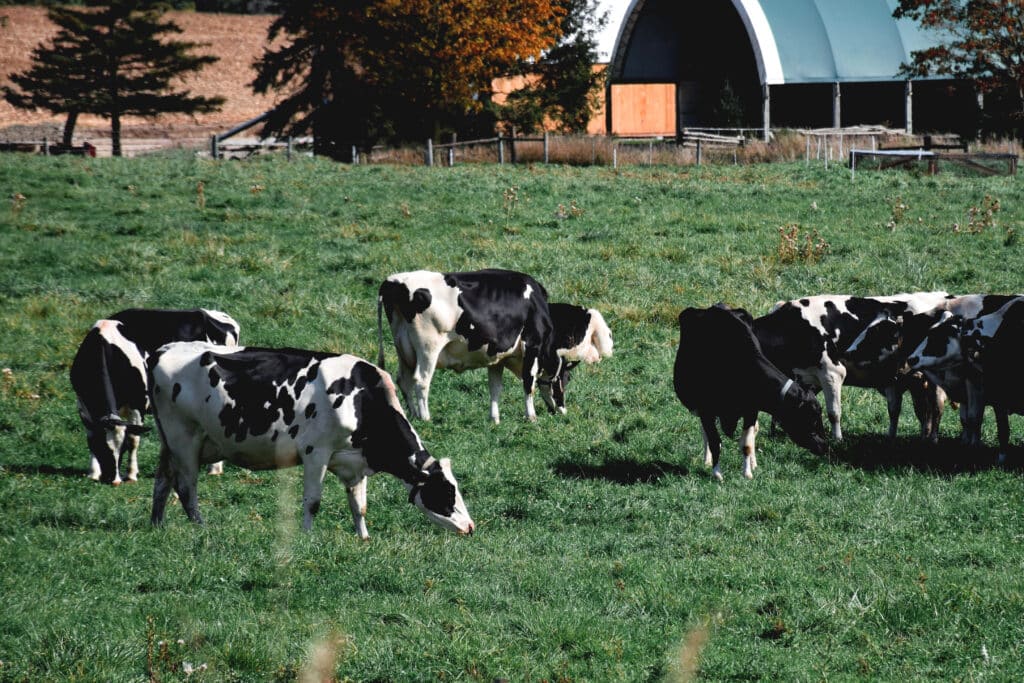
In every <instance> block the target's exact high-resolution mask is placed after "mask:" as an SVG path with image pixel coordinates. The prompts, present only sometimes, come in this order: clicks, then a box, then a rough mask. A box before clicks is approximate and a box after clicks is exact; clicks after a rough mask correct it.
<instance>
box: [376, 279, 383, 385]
mask: <svg viewBox="0 0 1024 683" xmlns="http://www.w3.org/2000/svg"><path fill="white" fill-rule="evenodd" d="M383 306H384V294H383V293H378V294H377V367H379V368H380V369H381V370H384V369H385V368H384V323H383V320H382V319H381V309H382V308H383Z"/></svg>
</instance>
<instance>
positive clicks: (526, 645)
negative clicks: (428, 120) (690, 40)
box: [0, 154, 1024, 681]
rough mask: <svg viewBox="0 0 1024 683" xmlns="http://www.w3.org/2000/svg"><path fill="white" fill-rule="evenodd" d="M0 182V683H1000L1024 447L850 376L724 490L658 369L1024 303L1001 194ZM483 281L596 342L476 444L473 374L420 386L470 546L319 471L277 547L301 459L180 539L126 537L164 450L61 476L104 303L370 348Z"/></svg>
mask: <svg viewBox="0 0 1024 683" xmlns="http://www.w3.org/2000/svg"><path fill="white" fill-rule="evenodd" d="M0 188H2V192H0V195H2V201H3V202H4V203H3V204H2V205H0V245H2V246H0V367H2V368H4V370H3V373H4V374H3V376H2V377H0V605H2V607H0V681H22V680H25V681H39V680H86V681H88V680H103V681H122V680H123V681H129V680H131V681H138V680H153V681H174V680H177V681H181V680H197V681H204V680H205V681H228V680H237V681H253V680H270V681H290V680H295V679H296V678H298V677H300V676H303V675H305V674H312V675H314V676H316V675H321V674H324V675H326V676H327V677H328V678H330V677H334V678H336V679H338V680H353V681H413V680H415V681H420V680H444V681H452V680H458V681H461V680H469V681H476V680H479V681H491V680H493V679H495V678H505V679H509V680H513V681H527V680H529V681H540V680H546V681H611V680H627V681H650V680H655V681H657V680H670V681H675V680H689V679H690V676H691V674H693V669H694V667H696V668H697V672H696V674H693V675H694V676H695V677H696V678H697V679H703V680H828V679H839V680H849V679H857V678H862V679H870V680H925V679H931V680H1015V679H1016V680H1019V679H1021V678H1024V571H1022V570H1024V555H1022V551H1021V541H1022V537H1024V519H1022V516H1021V508H1022V503H1024V491H1022V487H1024V481H1022V468H1021V463H1022V462H1024V453H1021V452H1020V449H1019V448H1018V449H1015V450H1014V451H1013V452H1012V454H1011V460H1010V462H1009V463H1008V465H1007V466H1006V467H1002V468H999V467H995V466H994V465H993V463H992V461H993V459H994V455H995V448H994V444H995V434H994V432H995V429H994V426H993V424H992V420H991V415H990V414H989V416H988V420H987V421H986V424H985V431H984V435H985V448H984V449H983V450H981V451H979V452H964V451H962V450H961V449H960V448H959V446H958V436H959V423H958V420H957V418H956V414H955V412H954V411H952V410H950V409H947V411H946V415H945V418H944V421H943V425H942V439H941V441H940V444H939V445H938V447H935V448H932V447H929V446H928V445H926V444H924V443H921V442H920V441H919V439H918V438H917V423H916V420H915V419H914V417H913V411H912V410H911V408H910V405H909V400H907V401H906V405H905V407H904V416H903V418H902V421H901V428H900V435H899V438H898V439H897V440H896V441H895V442H894V443H888V442H887V441H886V439H885V438H884V432H885V428H886V425H887V417H886V411H885V402H884V400H883V398H882V397H881V395H879V394H877V393H876V392H872V391H867V390H861V389H856V388H848V389H847V390H846V391H845V392H844V396H843V399H844V416H843V428H844V433H845V435H846V440H845V441H844V442H843V443H841V444H833V446H832V448H831V451H830V453H829V455H828V456H827V457H824V458H818V457H815V456H812V455H811V454H809V453H807V452H806V451H803V450H801V449H799V448H797V447H796V446H795V445H793V444H792V443H791V442H790V441H788V440H786V439H785V438H784V437H783V436H781V435H779V436H771V435H770V433H769V431H770V430H769V429H768V428H767V426H768V420H767V418H766V417H765V416H762V420H761V422H762V430H761V436H760V438H759V441H758V445H759V450H760V453H759V462H760V465H761V466H760V468H759V469H758V471H757V474H756V475H755V478H754V480H753V481H746V480H744V479H743V478H742V477H741V476H740V467H741V458H740V456H739V454H738V446H737V444H736V442H735V441H726V443H725V445H724V446H723V456H722V469H723V473H724V475H725V480H724V482H722V483H716V482H714V481H713V480H712V479H711V478H710V475H709V472H708V471H707V470H705V468H704V466H703V462H702V450H701V437H700V431H699V427H698V423H697V420H696V418H694V417H693V416H691V415H690V414H688V413H687V412H686V411H685V410H684V409H683V408H682V406H681V405H680V404H679V402H678V400H677V399H676V397H675V395H674V393H673V390H672V376H671V374H672V371H671V368H672V360H673V356H674V352H675V345H676V341H677V338H678V331H677V328H676V316H677V315H678V313H679V312H680V310H682V309H683V308H684V307H686V306H707V305H710V304H712V303H715V302H717V301H725V302H728V303H730V304H733V305H740V306H745V307H747V308H748V309H749V310H750V311H751V312H752V313H754V314H755V315H760V314H762V313H764V312H766V311H767V310H768V309H769V307H770V306H771V305H772V304H773V303H774V302H775V301H777V300H779V299H783V298H792V297H796V296H801V295H806V294H815V293H849V294H886V293H894V292H899V291H906V290H915V289H920V290H924V289H946V290H948V291H950V292H954V293H971V292H1019V291H1022V290H1024V282H1022V280H1021V273H1022V272H1024V244H1022V243H1021V241H1020V240H1019V239H1018V233H1019V232H1020V231H1021V229H1022V225H1024V224H1022V219H1024V192H1022V189H1021V184H1020V181H1019V180H1018V179H1016V178H1005V177H1002V178H985V179H979V178H969V177H958V176H954V175H942V176H938V177H924V176H918V175H914V174H908V173H904V172H887V173H872V172H863V173H860V172H858V174H857V178H856V180H855V181H854V182H851V181H850V177H849V172H848V171H845V170H843V169H841V168H836V167H834V166H833V167H832V168H830V169H829V170H828V171H826V170H824V169H823V168H821V167H820V166H810V167H805V166H804V165H803V164H802V163H798V164H768V165H758V166H710V167H709V166H705V167H701V168H699V169H697V168H693V167H689V168H685V169H678V168H665V167H657V166H655V167H653V168H647V167H644V168H620V169H619V170H618V171H613V170H611V169H607V168H573V167H560V166H551V167H540V166H520V167H511V166H502V167H497V166H460V167H456V168H453V169H449V168H423V167H386V166H356V167H348V166H341V165H336V164H333V163H330V162H325V161H319V160H308V159H305V160H300V161H296V162H293V163H290V164H288V163H284V162H283V161H280V160H269V159H264V160H258V161H252V162H244V163H237V162H236V163H228V162H221V163H216V162H209V161H201V160H196V159H194V158H192V157H190V156H188V155H184V154H182V155H168V156H160V157H151V158H146V159H134V160H126V159H101V160H96V159H70V158H49V159H43V158H22V157H17V156H14V155H6V156H3V157H0ZM997 202H998V205H996V203H997ZM988 212H991V213H988ZM780 229H781V233H780ZM808 236H810V237H811V248H809V249H808V248H806V247H807V244H808V243H807V241H806V239H807V237H808ZM826 243H827V246H826ZM483 267H505V268H511V269H516V270H522V271H525V272H528V273H531V274H532V275H534V276H535V277H537V278H538V279H539V280H540V281H541V282H542V283H543V284H544V285H545V286H546V287H547V289H548V291H549V294H550V299H551V300H552V301H568V302H573V303H579V304H584V305H588V306H594V307H596V308H598V309H599V310H601V311H602V313H603V314H604V316H605V318H606V319H607V321H608V323H609V325H610V326H611V328H612V330H613V333H614V335H615V355H614V356H613V357H611V358H609V359H607V360H605V361H603V362H602V363H601V364H599V365H596V366H591V367H580V368H579V369H577V370H576V371H575V372H574V375H573V382H572V384H571V385H570V386H569V392H568V399H567V403H568V408H569V413H568V415H566V416H564V417H557V416H550V415H547V414H546V411H543V409H542V407H541V405H540V403H539V402H538V410H539V411H541V412H542V413H543V414H541V415H540V417H539V419H538V421H537V422H536V423H535V424H529V423H526V422H525V421H524V420H523V419H522V408H521V400H522V399H521V393H520V392H519V391H518V389H517V384H516V383H515V381H514V380H513V378H512V377H511V376H509V375H506V391H505V392H504V394H503V399H502V400H503V403H502V413H503V421H502V423H501V424H500V425H498V426H494V425H492V424H490V423H489V421H488V418H487V379H486V373H485V372H483V371H476V372H470V373H465V374H462V375H458V374H455V373H452V372H447V371H443V372H439V373H438V374H437V375H436V376H435V378H434V384H433V389H432V393H431V410H432V413H433V415H434V421H433V422H431V423H423V422H419V421H415V422H414V425H415V427H416V428H417V430H418V431H419V433H420V436H421V437H422V438H423V440H424V442H425V443H426V444H427V447H428V448H429V449H430V450H431V452H432V454H433V455H435V456H436V457H449V458H451V459H452V465H453V469H454V472H455V475H456V476H457V477H458V479H459V482H460V485H461V487H462V491H463V495H464V496H465V499H466V503H467V505H468V507H469V510H470V513H471V514H472V515H473V518H474V520H475V521H476V524H477V533H476V534H475V535H474V536H472V537H457V536H455V535H454V534H450V533H446V532H444V531H443V530H441V529H438V528H437V527H435V526H433V525H431V524H430V523H429V522H427V521H426V520H425V519H424V518H423V516H422V515H421V514H420V513H419V512H418V511H417V510H415V509H414V508H413V507H412V506H410V505H409V504H408V502H407V495H406V492H405V490H404V489H403V488H402V486H401V484H400V482H398V481H397V480H396V479H394V478H392V477H390V476H388V475H386V474H381V475H379V476H376V477H373V478H371V479H370V481H369V494H368V499H369V505H368V515H367V518H368V521H369V530H370V535H371V540H370V541H369V542H361V541H360V540H359V539H358V538H357V537H356V535H355V533H353V530H352V528H351V523H350V515H349V512H348V509H347V504H346V502H345V492H344V490H343V488H342V487H341V486H340V485H339V484H338V483H337V481H335V480H333V479H329V480H328V481H327V483H326V484H325V490H324V498H323V507H322V509H321V511H320V514H319V516H318V517H317V520H316V522H315V523H314V525H313V529H312V531H311V532H310V533H308V534H307V533H302V532H301V531H300V524H301V509H300V495H301V494H300V491H301V476H300V472H299V470H297V469H295V470H286V471H281V472H260V473H253V472H248V471H245V470H241V469H238V468H231V467H229V468H227V471H226V472H225V474H224V475H223V476H222V477H220V478H214V477H206V476H201V478H200V481H199V497H200V506H201V509H202V511H203V514H204V517H205V520H206V525H205V526H203V527H196V526H193V525H191V524H189V523H188V522H187V520H186V519H185V516H184V515H183V514H182V512H181V509H180V506H178V505H177V504H172V505H170V506H169V509H168V512H167V523H166V525H165V526H164V527H163V528H160V529H153V528H151V527H150V524H149V511H150V499H151V495H152V483H153V468H154V466H155V461H156V454H157V436H156V433H155V432H153V433H151V434H149V435H146V436H145V437H143V444H142V448H141V450H140V466H141V470H142V473H141V477H140V481H139V483H138V484H125V485H122V486H120V487H117V488H115V487H110V486H104V485H100V484H97V483H94V482H91V481H89V480H87V479H86V477H85V473H86V470H87V466H88V456H87V451H86V445H85V438H84V432H83V428H82V426H81V424H80V421H79V418H78V414H77V411H76V408H75V398H74V395H73V393H72V391H71V387H70V384H69V381H68V369H69V367H70V363H71V359H72V358H73V356H74V353H75V350H76V348H77V345H78V343H79V342H80V341H81V339H82V337H83V336H84V334H85V333H86V331H87V330H88V329H89V327H90V326H91V324H92V323H93V322H94V321H95V320H96V319H97V318H101V317H104V316H105V315H108V314H110V313H113V312H115V311H117V310H120V309H122V308H126V307H129V306H145V307H182V308H190V307H195V306H204V307H208V308H217V309H221V310H224V311H226V312H228V313H230V314H231V315H232V316H234V317H235V318H236V319H237V320H238V321H239V323H241V326H242V343H243V344H249V345H260V346H294V347H300V348H310V349H322V350H328V351H336V352H340V351H344V352H349V353H354V354H356V355H359V356H362V357H363V358H366V359H370V360H374V359H375V358H376V349H377V332H376V292H377V286H378V285H379V283H380V282H381V280H382V279H383V278H384V277H386V276H387V275H388V274H390V273H392V272H396V271H404V270H412V269H416V268H426V269H432V270H440V271H450V270H467V269H475V268H483ZM385 340H386V343H390V333H389V332H388V331H387V330H385ZM387 359H388V369H389V370H391V371H394V370H395V353H394V349H393V348H390V347H388V349H387ZM1019 420H1020V418H1013V420H1012V427H1013V429H1014V439H1013V441H1014V443H1015V444H1019V442H1020V435H1021V424H1020V422H1019ZM147 424H152V418H151V417H149V418H147Z"/></svg>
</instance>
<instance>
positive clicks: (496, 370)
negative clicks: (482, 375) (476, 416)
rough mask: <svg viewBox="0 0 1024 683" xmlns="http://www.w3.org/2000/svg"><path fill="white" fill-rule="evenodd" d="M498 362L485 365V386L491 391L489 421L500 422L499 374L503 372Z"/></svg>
mask: <svg viewBox="0 0 1024 683" xmlns="http://www.w3.org/2000/svg"><path fill="white" fill-rule="evenodd" d="M504 370H505V368H503V367H502V366H501V365H500V364H498V365H488V366H487V388H488V389H489V390H490V392H491V422H493V423H494V424H498V423H499V422H501V415H500V411H499V409H498V403H499V402H500V401H501V374H502V372H504Z"/></svg>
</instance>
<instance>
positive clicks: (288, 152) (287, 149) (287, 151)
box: [284, 135, 292, 161]
mask: <svg viewBox="0 0 1024 683" xmlns="http://www.w3.org/2000/svg"><path fill="white" fill-rule="evenodd" d="M284 158H285V159H287V160H288V161H291V160H292V136H291V135H289V136H288V146H287V147H285V153H284Z"/></svg>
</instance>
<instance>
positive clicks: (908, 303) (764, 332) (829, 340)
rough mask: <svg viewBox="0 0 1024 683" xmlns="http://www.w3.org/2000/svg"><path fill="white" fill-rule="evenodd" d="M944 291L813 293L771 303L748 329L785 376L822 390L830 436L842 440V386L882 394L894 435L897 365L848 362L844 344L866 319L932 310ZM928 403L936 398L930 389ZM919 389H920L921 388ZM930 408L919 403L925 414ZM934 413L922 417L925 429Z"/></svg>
mask: <svg viewBox="0 0 1024 683" xmlns="http://www.w3.org/2000/svg"><path fill="white" fill-rule="evenodd" d="M948 296H949V295H948V294H947V293H946V292H915V293H910V294H897V295H893V296H877V297H857V296H846V295H818V296H809V297H803V298H801V299H792V300H790V301H783V302H780V303H778V304H776V306H775V308H774V309H773V310H772V311H771V312H770V313H768V314H767V315H764V316H761V317H760V318H757V319H756V320H754V323H753V328H754V332H755V334H756V335H757V338H758V341H759V342H760V343H761V349H762V350H763V351H764V354H765V355H766V356H767V357H768V358H769V359H770V360H771V361H772V362H773V363H774V364H775V365H776V366H777V367H778V368H779V369H780V370H782V371H783V372H784V373H786V375H788V376H789V377H793V378H795V379H797V380H798V381H800V382H802V383H804V384H805V385H806V386H809V387H811V388H814V389H821V390H822V391H823V392H824V394H825V409H826V412H827V413H828V417H829V421H830V422H831V424H832V436H833V438H835V439H836V440H842V438H843V430H842V427H841V424H840V422H841V418H842V388H843V385H844V384H851V385H853V386H862V387H872V388H876V389H879V390H880V391H882V393H883V394H885V395H886V399H887V402H888V404H889V434H890V436H895V434H896V426H897V423H898V420H899V412H900V411H899V408H900V400H899V399H900V398H901V397H902V392H901V391H899V390H898V388H897V386H896V384H897V379H898V378H897V367H896V363H895V362H892V360H891V359H872V360H871V362H861V363H857V364H854V363H850V362H848V361H847V360H845V356H846V353H847V351H848V349H849V347H850V346H851V345H852V344H853V343H854V342H855V341H856V340H857V339H858V337H860V336H861V335H862V334H863V333H864V331H865V329H866V328H868V327H869V326H870V325H871V323H873V322H875V321H877V320H880V319H885V318H888V317H896V316H899V315H906V314H911V313H922V312H925V311H930V310H933V309H935V308H936V307H937V306H939V305H941V304H942V302H943V301H945V300H946V299H947V298H948ZM930 391H931V393H932V394H933V395H932V396H931V397H930V403H932V404H933V405H937V404H939V402H940V401H941V397H940V396H939V395H938V390H937V389H936V388H934V387H932V388H931V389H930ZM922 393H923V390H922ZM933 411H934V408H931V409H928V408H927V407H923V408H921V409H919V411H918V412H919V416H920V415H921V413H922V412H926V413H931V412H933ZM934 419H935V416H934V415H929V416H928V417H927V420H928V422H927V426H926V427H925V425H923V429H924V428H927V429H928V430H929V431H930V430H931V424H932V421H933V420H934Z"/></svg>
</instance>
